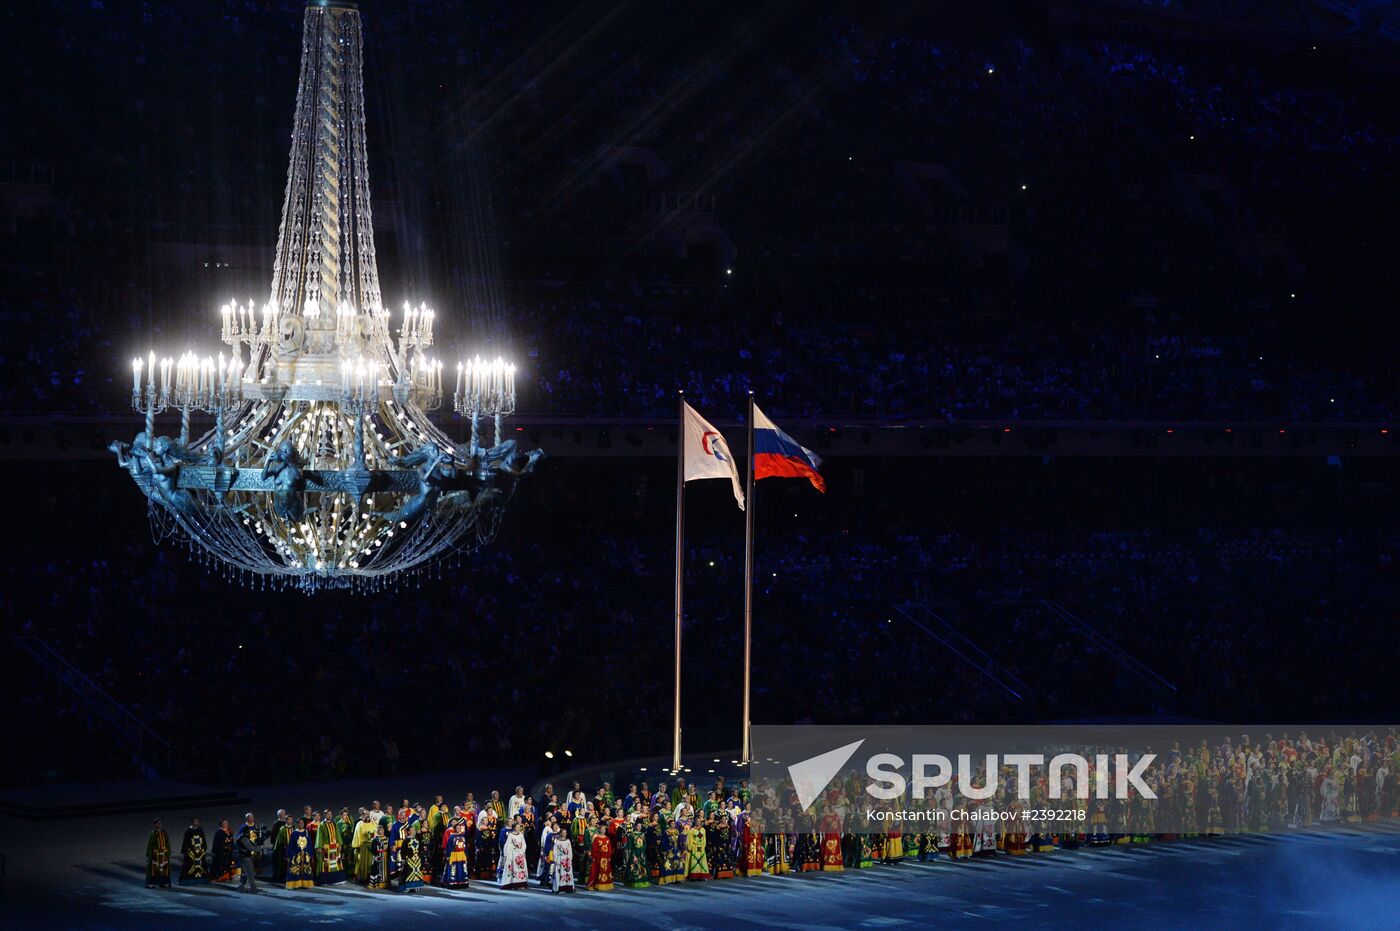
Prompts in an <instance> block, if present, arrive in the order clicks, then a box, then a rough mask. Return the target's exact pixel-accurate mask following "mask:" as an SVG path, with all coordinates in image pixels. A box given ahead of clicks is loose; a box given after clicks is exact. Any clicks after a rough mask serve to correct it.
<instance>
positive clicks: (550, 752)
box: [544, 750, 554, 760]
mask: <svg viewBox="0 0 1400 931" xmlns="http://www.w3.org/2000/svg"><path fill="white" fill-rule="evenodd" d="M544 758H545V759H546V760H552V759H554V751H553V750H546V751H545V752H544Z"/></svg>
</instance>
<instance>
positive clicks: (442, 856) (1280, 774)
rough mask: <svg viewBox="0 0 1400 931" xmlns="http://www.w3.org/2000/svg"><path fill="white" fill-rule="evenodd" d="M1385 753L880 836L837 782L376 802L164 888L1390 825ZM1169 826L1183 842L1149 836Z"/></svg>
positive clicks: (408, 885)
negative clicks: (808, 789) (804, 797)
mask: <svg viewBox="0 0 1400 931" xmlns="http://www.w3.org/2000/svg"><path fill="white" fill-rule="evenodd" d="M1304 740H1305V741H1306V738H1304ZM1398 744H1400V740H1397V739H1396V738H1395V736H1394V735H1391V736H1389V737H1387V739H1386V740H1385V741H1383V742H1380V744H1379V745H1378V746H1369V745H1366V744H1363V743H1361V742H1357V741H1355V740H1354V739H1352V738H1347V739H1345V740H1339V741H1335V742H1322V741H1315V742H1306V743H1305V744H1304V746H1303V752H1300V751H1299V747H1298V742H1295V741H1290V740H1287V739H1285V740H1282V741H1275V742H1273V745H1272V746H1269V747H1266V748H1260V747H1258V746H1254V747H1250V746H1242V747H1238V748H1229V749H1228V750H1225V751H1222V749H1221V748H1216V749H1215V750H1214V756H1212V751H1211V750H1210V749H1207V748H1205V747H1201V748H1195V749H1190V748H1188V749H1186V750H1183V749H1182V748H1180V747H1178V746H1175V745H1174V746H1173V747H1172V748H1171V749H1170V750H1169V752H1168V754H1167V759H1168V761H1169V765H1168V766H1167V768H1166V772H1165V774H1164V775H1163V776H1162V777H1160V778H1159V779H1158V781H1156V782H1155V783H1153V786H1152V787H1153V789H1154V791H1155V793H1156V794H1157V796H1158V798H1157V801H1155V802H1152V803H1150V804H1149V803H1147V802H1146V801H1145V800H1143V799H1138V798H1131V797H1130V798H1127V799H1122V800H1117V799H1109V800H1105V801H1099V800H1097V799H1092V798H1091V799H1079V798H1077V793H1076V792H1075V786H1074V785H1073V784H1072V781H1068V782H1066V783H1065V784H1063V785H1062V786H1061V792H1060V793H1059V794H1060V797H1061V798H1062V799H1064V800H1065V801H1064V802H1056V803H1053V804H1049V803H1048V793H1047V791H1046V786H1045V784H1044V783H1043V781H1042V782H1039V783H1037V784H1036V785H1035V787H1034V788H1033V790H1032V794H1031V797H1030V799H1029V800H1019V799H1017V798H1014V797H1012V795H1011V791H1010V790H1011V787H1012V785H1013V784H1014V779H1011V778H1004V779H1002V780H1001V785H1002V786H1003V791H1002V792H1001V793H1000V794H998V795H996V796H994V797H992V798H989V799H986V800H982V801H978V802H969V801H967V800H963V799H955V798H954V797H953V796H952V795H951V793H950V792H949V791H948V787H947V786H944V787H943V788H941V789H940V790H938V792H936V793H934V794H933V796H932V798H931V799H929V800H928V801H927V802H926V803H924V807H926V808H927V809H929V810H937V811H938V812H939V813H940V815H941V816H940V817H939V818H937V819H934V820H928V821H920V822H909V821H904V822H893V823H892V824H891V826H890V829H889V830H887V831H883V832H880V833H856V832H853V831H851V830H850V829H849V824H850V822H851V815H852V813H853V812H854V811H855V808H856V806H857V805H862V806H864V807H867V808H868V807H869V806H868V805H866V802H867V801H868V800H867V799H864V797H863V794H862V790H861V785H862V783H861V781H860V780H859V779H858V778H856V777H854V776H849V777H848V778H846V779H844V780H841V779H838V780H836V782H835V783H834V784H833V786H832V787H831V788H830V789H829V790H828V791H827V792H826V793H825V794H824V795H823V796H822V797H821V798H820V799H818V800H817V801H815V802H814V803H813V805H812V806H811V807H810V808H808V809H806V810H803V809H801V808H800V807H799V806H798V804H797V802H796V799H795V797H794V796H792V794H791V793H788V794H787V796H786V797H785V798H782V799H779V798H775V797H774V796H773V795H772V794H770V793H769V792H768V791H767V787H764V788H763V790H762V791H759V792H757V793H755V792H751V791H750V788H749V785H748V781H747V780H741V781H740V782H739V783H738V785H735V786H729V785H726V782H725V779H724V777H723V776H718V777H716V779H715V782H714V785H713V787H712V788H711V789H709V790H708V791H707V792H705V793H704V794H703V796H702V794H701V792H700V791H699V789H698V787H697V786H695V785H691V784H687V781H686V780H685V779H684V778H678V779H677V780H676V782H675V784H674V785H671V786H668V785H667V784H666V783H661V784H659V785H658V786H657V788H656V790H655V791H652V790H651V788H650V786H649V785H648V784H647V783H646V782H642V783H640V784H633V785H629V786H628V789H627V792H626V793H625V794H623V795H621V796H617V795H616V794H615V793H614V790H613V787H612V786H611V785H610V784H609V783H606V782H605V783H603V784H602V785H601V786H600V787H599V788H597V789H596V790H595V791H594V793H593V796H592V798H589V797H588V796H587V795H586V793H585V792H584V790H583V789H582V787H581V786H580V785H579V784H578V783H574V785H573V787H572V788H571V789H569V790H567V791H565V792H564V793H562V796H561V794H557V793H556V792H555V789H554V787H553V786H552V785H547V786H545V787H544V791H543V793H542V798H543V800H544V803H543V805H542V806H537V805H536V804H535V801H534V799H533V798H531V797H529V796H527V795H526V794H525V790H524V788H523V787H520V786H517V787H516V790H515V792H514V794H512V795H511V796H509V797H508V798H505V799H502V798H501V796H500V793H499V792H492V793H491V794H490V796H489V797H488V798H487V799H485V800H484V801H482V802H480V803H478V802H477V800H476V799H475V798H474V796H473V795H472V794H471V793H467V795H466V797H465V798H464V799H463V800H462V801H461V802H458V803H455V804H449V803H448V802H446V801H445V800H444V797H443V796H441V795H439V796H437V797H436V799H435V800H434V801H433V803H432V804H431V805H427V806H424V805H422V804H414V803H410V802H409V801H408V800H407V799H404V800H403V801H402V802H400V803H399V804H397V805H394V806H386V805H384V804H382V803H381V802H379V801H375V802H373V803H372V804H371V805H370V806H368V807H364V808H360V809H359V810H358V811H357V812H355V813H354V814H352V813H351V811H350V809H348V808H341V809H340V810H339V812H335V811H333V810H331V809H325V810H323V811H319V812H318V811H315V810H313V809H312V808H311V806H306V807H305V808H304V809H303V810H302V812H301V814H300V815H299V816H292V815H289V814H288V813H287V812H286V811H278V812H277V817H276V819H275V820H274V821H273V822H272V823H271V824H270V825H267V826H263V825H260V824H259V823H258V822H257V819H256V818H255V817H254V815H253V814H252V813H248V814H246V815H245V816H244V818H243V820H242V823H241V824H240V825H239V826H238V827H237V828H236V829H235V828H233V827H231V826H230V824H229V822H228V821H226V820H225V821H220V822H219V823H218V826H217V828H216V829H215V830H214V832H213V839H212V842H209V841H208V840H207V839H206V835H205V832H204V828H203V826H202V825H201V824H200V821H199V819H197V818H196V819H192V820H191V822H190V825H189V827H188V828H186V830H185V832H184V837H183V839H182V841H181V844H180V847H179V851H178V853H179V855H180V870H179V874H178V882H179V883H180V884H182V885H190V884H199V883H208V882H221V883H233V882H237V883H238V884H239V887H240V888H244V889H248V890H249V891H257V886H258V880H259V878H260V875H259V874H262V876H261V878H262V879H263V881H264V882H271V883H273V884H275V885H278V886H283V887H285V888H287V889H304V888H311V887H313V886H323V885H334V884H337V883H342V882H355V883H358V884H360V885H361V886H364V887H367V888H369V889H385V890H387V889H393V890H397V891H400V892H405V893H411V892H412V891H413V890H415V889H421V888H423V887H424V886H428V885H437V886H441V887H444V888H448V889H465V888H467V887H469V886H470V885H471V884H472V883H473V882H478V881H486V882H490V883H493V884H495V885H496V886H498V887H499V888H501V889H524V888H525V887H526V886H527V885H528V884H530V883H531V882H535V883H538V884H539V885H540V886H543V887H545V888H546V889H549V890H552V891H553V892H556V893H568V892H573V891H575V890H576V889H589V890H596V891H606V890H609V889H613V888H615V887H617V886H619V885H621V886H625V887H630V888H643V887H647V886H653V885H657V886H666V885H670V884H673V883H681V882H701V881H712V880H723V879H729V878H732V877H741V876H755V875H759V874H770V875H782V874H785V873H802V872H816V871H824V872H831V871H836V870H845V869H860V868H865V867H874V866H877V865H880V864H891V863H898V862H900V861H902V860H906V859H916V860H920V861H928V860H934V859H939V858H946V859H948V860H951V861H954V862H957V861H959V860H963V859H967V858H970V857H976V856H992V855H998V854H1004V855H1010V856H1020V855H1024V854H1033V853H1049V852H1052V851H1056V850H1060V849H1067V848H1069V849H1072V848H1075V847H1080V846H1095V845H1108V844H1131V843H1146V842H1149V841H1159V840H1171V839H1174V838H1175V837H1177V836H1185V837H1199V836H1215V835H1220V834H1225V833H1235V832H1241V831H1249V832H1269V831H1277V830H1286V829H1288V828H1297V827H1307V826H1309V825H1311V824H1313V823H1315V822H1321V823H1323V824H1326V823H1328V822H1336V823H1344V822H1357V821H1374V820H1379V819H1382V818H1391V819H1393V818H1397V817H1400V780H1398V779H1397V778H1396V777H1395V776H1394V775H1393V773H1394V772H1395V771H1396V770H1400V746H1398ZM1005 775H1006V776H1007V777H1009V776H1010V775H1011V774H1010V773H1009V772H1008V773H1007V774H1005ZM975 784H979V785H981V784H985V782H983V781H982V780H981V778H979V779H978V780H975ZM1047 806H1048V807H1060V808H1065V807H1067V808H1071V809H1073V808H1077V809H1079V810H1078V811H1077V812H1075V814H1076V815H1077V817H1075V818H1073V819H1072V820H1071V821H1069V822H1068V823H1065V822H1057V823H1055V824H1053V825H1051V824H1045V823H1037V822H1035V821H1033V820H1030V819H1029V817H1028V815H1027V814H1026V813H1027V812H1031V811H1035V810H1038V809H1041V808H1044V807H1047ZM891 810H893V809H892V808H891ZM993 815H995V817H993ZM1168 823H1170V824H1171V825H1173V826H1176V829H1177V830H1178V831H1179V832H1180V833H1178V834H1163V833H1161V830H1160V828H1159V827H1158V826H1159V825H1162V826H1165V825H1167V824H1168ZM173 853H174V851H173V850H172V847H171V844H170V841H169V838H168V836H167V834H166V832H165V830H164V827H163V825H162V823H161V822H160V821H156V822H155V824H154V826H153V828H152V830H151V832H150V834H149V836H148V838H147V844H146V863H147V872H146V884H147V885H148V886H154V887H161V886H169V885H170V882H171V869H172V854H173Z"/></svg>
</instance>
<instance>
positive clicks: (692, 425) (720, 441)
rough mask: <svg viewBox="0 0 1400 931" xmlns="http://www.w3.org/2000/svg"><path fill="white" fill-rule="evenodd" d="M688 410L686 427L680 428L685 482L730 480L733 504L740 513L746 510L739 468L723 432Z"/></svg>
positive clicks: (692, 410) (684, 425) (685, 405)
mask: <svg viewBox="0 0 1400 931" xmlns="http://www.w3.org/2000/svg"><path fill="white" fill-rule="evenodd" d="M681 406H682V407H683V408H685V423H684V424H682V425H681V427H682V430H681V433H682V436H683V439H684V442H685V480H686V481H687V482H693V481H695V480H696V479H698V478H727V479H729V480H730V481H731V482H732V483H733V484H734V500H735V501H737V502H739V510H741V511H742V510H743V509H744V489H743V487H742V486H740V484H739V466H738V465H737V464H736V463H735V461H734V454H733V453H731V452H730V451H729V444H728V443H726V442H725V441H724V437H723V436H721V435H720V432H719V431H718V430H716V429H715V428H714V427H713V426H711V425H710V423H709V421H707V420H705V418H704V417H701V416H700V415H699V414H697V413H695V408H693V407H691V406H690V405H689V404H682V405H681Z"/></svg>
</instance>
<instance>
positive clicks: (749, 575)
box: [739, 391, 754, 763]
mask: <svg viewBox="0 0 1400 931" xmlns="http://www.w3.org/2000/svg"><path fill="white" fill-rule="evenodd" d="M753 412H754V404H753V392H752V391H750V392H749V417H748V420H749V475H748V484H747V485H746V486H745V488H744V733H743V744H744V746H743V749H742V750H741V751H740V753H739V760H740V762H742V763H748V762H749V759H750V755H749V750H750V749H751V748H750V746H749V692H750V688H749V682H750V676H749V671H750V660H751V658H752V644H753V511H754V498H753V461H754V446H753V435H754V434H753Z"/></svg>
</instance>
